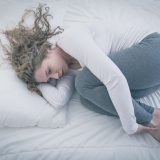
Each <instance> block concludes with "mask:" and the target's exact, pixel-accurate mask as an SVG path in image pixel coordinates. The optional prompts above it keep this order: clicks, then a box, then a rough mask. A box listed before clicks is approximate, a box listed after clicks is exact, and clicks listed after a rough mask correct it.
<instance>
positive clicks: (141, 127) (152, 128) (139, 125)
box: [135, 124, 158, 134]
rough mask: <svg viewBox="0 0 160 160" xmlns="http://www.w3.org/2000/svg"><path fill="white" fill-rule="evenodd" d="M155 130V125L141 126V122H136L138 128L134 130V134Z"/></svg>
mask: <svg viewBox="0 0 160 160" xmlns="http://www.w3.org/2000/svg"><path fill="white" fill-rule="evenodd" d="M157 130H158V128H157V127H150V126H143V125H141V124H138V129H137V131H136V132H135V134H137V133H145V132H150V131H157Z"/></svg>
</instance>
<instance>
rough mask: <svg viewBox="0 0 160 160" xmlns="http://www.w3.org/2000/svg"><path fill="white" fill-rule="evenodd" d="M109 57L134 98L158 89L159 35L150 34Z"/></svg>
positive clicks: (159, 66) (159, 77)
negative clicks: (124, 78)
mask: <svg viewBox="0 0 160 160" xmlns="http://www.w3.org/2000/svg"><path fill="white" fill-rule="evenodd" d="M109 57H110V58H111V59H112V61H113V62H114V63H115V64H116V65H117V66H118V67H119V68H120V70H121V71H122V73H123V74H124V76H125V77H126V79H127V81H128V85H129V87H130V90H131V94H132V96H133V97H134V98H141V97H144V96H146V95H148V94H150V93H153V92H154V91H155V90H157V89H158V88H159V87H160V34H158V33H153V34H150V35H148V36H147V37H146V38H144V39H143V40H142V41H141V42H140V43H138V44H136V45H134V46H132V47H130V48H127V49H125V50H121V51H119V52H117V53H112V54H110V55H109ZM132 91H133V92H132Z"/></svg>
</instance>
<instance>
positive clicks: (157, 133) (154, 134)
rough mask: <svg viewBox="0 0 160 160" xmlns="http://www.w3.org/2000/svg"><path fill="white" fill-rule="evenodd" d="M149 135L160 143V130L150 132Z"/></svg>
mask: <svg viewBox="0 0 160 160" xmlns="http://www.w3.org/2000/svg"><path fill="white" fill-rule="evenodd" d="M149 133H150V134H151V136H152V137H153V138H155V139H156V140H157V141H158V142H160V129H158V130H157V131H149Z"/></svg>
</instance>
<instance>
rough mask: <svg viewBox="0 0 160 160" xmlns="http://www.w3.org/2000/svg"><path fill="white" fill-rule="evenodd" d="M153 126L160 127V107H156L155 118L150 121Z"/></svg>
mask: <svg viewBox="0 0 160 160" xmlns="http://www.w3.org/2000/svg"><path fill="white" fill-rule="evenodd" d="M150 125H151V126H153V127H158V128H159V127H160V108H155V109H154V112H153V118H152V120H151V123H150Z"/></svg>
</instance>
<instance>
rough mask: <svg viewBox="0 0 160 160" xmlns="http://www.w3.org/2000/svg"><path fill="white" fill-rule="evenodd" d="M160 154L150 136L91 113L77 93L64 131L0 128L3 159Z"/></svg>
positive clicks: (129, 159)
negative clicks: (123, 127) (129, 130)
mask: <svg viewBox="0 0 160 160" xmlns="http://www.w3.org/2000/svg"><path fill="white" fill-rule="evenodd" d="M157 104H158V103H156V105H157ZM159 104H160V101H159ZM159 151H160V143H158V142H157V141H156V140H155V139H153V138H152V137H151V136H150V135H149V134H144V135H127V134H126V133H124V131H123V129H122V127H121V124H120V121H119V119H117V118H113V117H109V116H106V115H102V114H99V113H96V112H93V111H90V110H88V109H87V108H85V107H84V106H82V105H81V104H80V100H79V95H78V94H77V93H76V92H75V94H74V96H73V98H72V100H71V101H70V103H69V123H68V124H67V125H66V126H65V127H64V128H59V129H42V128H34V127H33V128H23V129H20V128H4V129H0V160H22V159H23V160H42V159H45V160H53V159H56V160H67V159H69V160H82V159H83V160H91V159H92V160H106V159H112V160H120V159H123V160H135V159H136V160H142V159H145V160H158V158H159Z"/></svg>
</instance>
